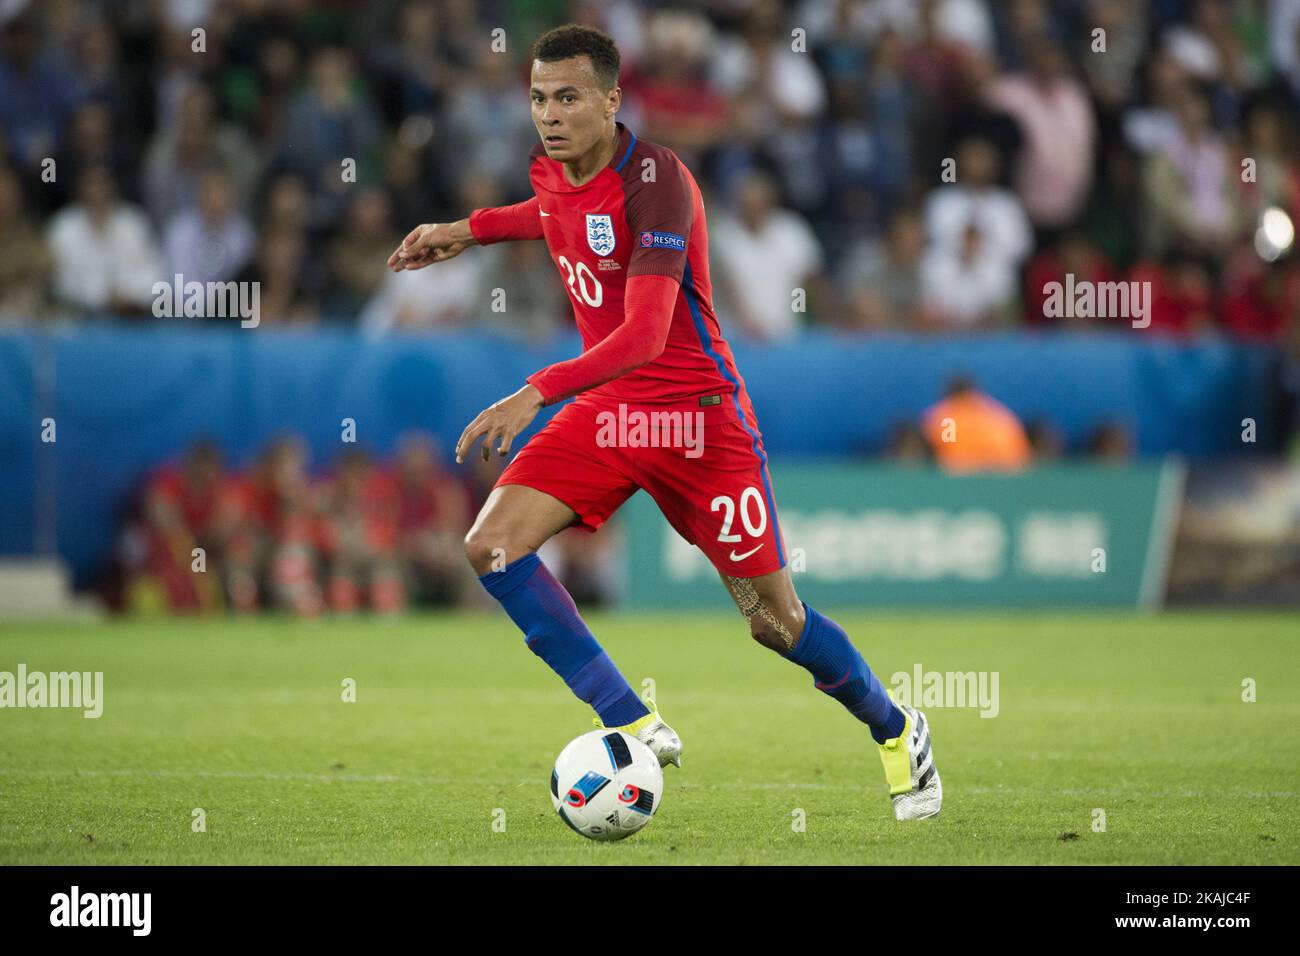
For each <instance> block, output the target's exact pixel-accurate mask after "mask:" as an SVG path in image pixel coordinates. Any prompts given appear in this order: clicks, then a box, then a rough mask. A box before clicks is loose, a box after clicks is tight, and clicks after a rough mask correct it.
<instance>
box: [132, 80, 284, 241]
mask: <svg viewBox="0 0 1300 956" xmlns="http://www.w3.org/2000/svg"><path fill="white" fill-rule="evenodd" d="M214 165H215V166H220V167H221V168H223V169H225V170H227V171H228V172H229V174H230V176H231V178H232V179H233V181H234V186H235V191H236V195H237V196H240V197H248V196H249V195H250V193H251V192H252V188H253V184H254V183H255V182H256V181H257V178H258V175H259V162H258V154H257V152H256V151H255V150H254V149H253V148H252V144H251V143H250V142H249V140H248V137H247V136H245V135H244V133H243V131H242V130H240V129H238V128H237V127H234V126H231V125H229V124H224V123H218V122H217V119H216V99H215V97H214V96H213V93H212V91H211V90H210V89H209V88H208V87H207V86H204V85H201V84H195V85H192V86H189V87H188V88H187V89H186V90H185V92H184V95H183V96H182V98H181V101H180V107H179V115H178V117H177V122H176V124H175V125H168V126H160V127H159V129H158V132H157V134H156V135H155V136H154V138H153V141H152V142H151V143H150V145H149V150H148V153H147V155H146V157H145V160H144V173H143V177H144V184H145V190H144V194H145V203H146V205H147V206H148V207H149V212H150V214H151V215H152V216H153V217H154V221H155V222H159V223H165V222H167V221H169V220H170V219H171V218H172V217H173V216H175V215H176V214H177V213H178V212H180V211H181V210H183V209H193V208H195V207H197V206H198V204H199V189H200V183H201V181H202V179H203V176H204V174H205V173H207V172H208V170H210V169H211V168H212V167H213V166H214Z"/></svg>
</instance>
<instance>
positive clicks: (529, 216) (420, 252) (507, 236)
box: [388, 196, 542, 272]
mask: <svg viewBox="0 0 1300 956" xmlns="http://www.w3.org/2000/svg"><path fill="white" fill-rule="evenodd" d="M541 238H542V216H541V213H540V212H539V206H538V204H537V197H536V196H533V197H532V198H530V199H527V200H525V201H524V202H520V203H515V204H514V205H512V206H494V207H490V208H485V209H475V210H474V211H473V212H472V213H470V215H469V218H467V219H461V220H458V221H457V222H431V223H425V224H424V225H422V226H416V227H415V228H414V229H412V230H411V231H410V233H409V234H408V235H407V237H406V238H405V239H403V240H402V244H401V245H400V246H398V247H397V249H396V250H395V251H394V252H393V254H392V255H391V256H389V257H388V268H390V269H392V270H393V271H394V272H402V271H404V270H407V269H422V268H424V267H425V266H427V265H429V264H431V263H434V262H445V261H446V260H447V259H451V258H453V257H455V256H458V255H460V254H461V253H462V252H464V251H465V250H466V249H468V248H469V247H470V246H486V245H491V244H492V243H494V242H506V241H509V240H511V239H541Z"/></svg>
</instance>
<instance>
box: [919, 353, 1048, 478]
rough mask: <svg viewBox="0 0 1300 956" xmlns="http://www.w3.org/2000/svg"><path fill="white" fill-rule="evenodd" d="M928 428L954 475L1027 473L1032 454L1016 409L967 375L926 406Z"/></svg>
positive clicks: (932, 447)
mask: <svg viewBox="0 0 1300 956" xmlns="http://www.w3.org/2000/svg"><path fill="white" fill-rule="evenodd" d="M923 428H924V431H925V437H926V440H927V441H929V443H930V450H931V451H932V452H933V453H934V457H935V460H936V461H937V462H938V463H939V467H940V468H942V469H943V470H945V471H948V472H952V473H954V474H966V473H970V472H980V471H1021V470H1023V469H1024V468H1026V467H1028V466H1029V463H1030V461H1031V458H1032V450H1031V448H1030V446H1029V439H1028V438H1027V437H1026V435H1025V429H1024V426H1023V425H1021V423H1020V420H1019V419H1018V418H1017V417H1016V415H1015V413H1014V412H1012V411H1011V409H1009V408H1007V407H1006V406H1005V405H1003V404H1002V403H1001V402H999V401H997V400H996V399H994V398H993V397H992V396H989V395H986V394H984V393H983V392H981V391H979V390H978V389H977V388H976V387H975V383H974V382H972V381H971V380H970V379H968V378H965V377H961V376H959V377H957V378H954V379H953V380H952V382H951V383H949V385H948V388H947V389H946V390H945V394H944V397H943V399H942V400H940V401H938V402H936V403H935V404H934V405H931V406H930V407H929V408H927V409H926V411H925V416H924V423H923Z"/></svg>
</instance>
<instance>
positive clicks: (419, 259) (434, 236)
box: [388, 219, 475, 272]
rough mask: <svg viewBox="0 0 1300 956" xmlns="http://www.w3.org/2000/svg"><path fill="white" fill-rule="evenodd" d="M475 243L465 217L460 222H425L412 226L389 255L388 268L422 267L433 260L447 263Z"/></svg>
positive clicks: (401, 269) (398, 270) (396, 270)
mask: <svg viewBox="0 0 1300 956" xmlns="http://www.w3.org/2000/svg"><path fill="white" fill-rule="evenodd" d="M472 245H475V242H474V234H473V233H471V232H470V231H469V222H468V220H465V219H462V220H460V221H459V222H427V223H425V224H424V225H421V226H416V227H415V228H414V229H412V230H411V231H410V232H409V233H407V236H406V238H405V239H403V240H402V244H401V245H400V246H398V247H397V248H396V249H395V250H394V251H393V254H392V255H391V256H389V257H388V268H390V269H392V270H393V271H394V272H402V271H405V270H407V269H423V268H424V267H425V266H427V265H430V264H431V263H434V262H446V261H447V260H448V259H453V258H455V257H456V256H458V255H460V254H461V253H462V252H464V251H465V250H466V249H468V248H469V247H470V246H472Z"/></svg>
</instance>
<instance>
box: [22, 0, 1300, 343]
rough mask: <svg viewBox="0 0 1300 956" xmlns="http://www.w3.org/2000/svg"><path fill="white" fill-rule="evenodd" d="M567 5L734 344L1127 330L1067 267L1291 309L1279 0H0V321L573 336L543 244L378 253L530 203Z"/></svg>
mask: <svg viewBox="0 0 1300 956" xmlns="http://www.w3.org/2000/svg"><path fill="white" fill-rule="evenodd" d="M569 20H574V21H578V22H584V23H589V24H593V25H596V26H599V27H601V28H603V29H605V30H606V31H608V32H609V33H611V34H612V35H613V36H614V38H615V39H616V41H617V42H618V44H619V47H620V49H621V50H622V52H623V56H624V65H623V74H622V81H621V82H622V86H623V89H624V108H623V111H622V113H621V114H620V118H621V119H622V120H623V121H624V122H626V123H627V124H628V125H629V126H630V127H631V128H633V129H634V130H636V131H637V132H638V134H639V135H641V136H643V137H646V138H648V139H651V140H654V141H658V142H661V143H664V144H666V145H668V146H670V147H672V148H673V149H675V150H676V151H677V152H678V154H679V155H680V156H681V157H682V159H683V160H685V162H686V163H687V164H688V165H689V166H690V167H691V169H692V170H693V171H694V172H695V174H696V177H697V179H698V180H699V181H700V183H701V186H702V188H703V189H704V190H705V192H706V206H707V209H708V211H709V217H710V226H711V236H710V239H711V249H710V254H711V258H712V260H713V274H714V283H715V287H716V290H717V296H718V306H719V312H720V315H721V318H722V322H723V325H724V331H725V332H726V333H727V334H729V335H734V336H738V337H740V336H744V337H751V338H755V339H761V340H768V341H779V340H781V339H783V338H786V337H789V336H794V335H798V334H799V333H800V331H801V330H802V329H804V328H807V327H810V326H817V327H823V328H833V329H837V330H840V331H842V332H846V333H856V332H870V331H879V330H927V331H931V330H933V331H945V330H968V329H979V328H986V327H1005V326H1009V325H1010V326H1017V325H1024V326H1032V327H1041V326H1049V325H1070V326H1111V327H1121V328H1123V327H1127V323H1125V322H1123V321H1117V320H1116V319H1114V318H1109V319H1095V318H1050V317H1048V315H1046V314H1045V313H1046V312H1048V311H1050V310H1047V309H1045V308H1044V297H1045V293H1044V287H1045V286H1046V285H1047V283H1049V282H1052V281H1063V279H1064V277H1065V276H1066V275H1067V274H1069V275H1072V276H1074V278H1075V279H1076V280H1089V281H1094V282H1103V281H1112V280H1120V279H1131V280H1141V281H1146V282H1150V283H1151V285H1150V288H1151V290H1152V298H1153V301H1152V303H1151V316H1150V318H1151V326H1150V328H1148V329H1146V330H1144V331H1143V333H1142V334H1170V335H1196V334H1202V333H1206V332H1213V331H1218V332H1220V333H1224V334H1229V335H1232V336H1236V337H1240V338H1245V339H1251V340H1259V341H1266V342H1274V343H1287V342H1288V341H1289V340H1290V337H1291V335H1292V333H1293V331H1294V329H1295V327H1296V324H1297V323H1296V321H1295V320H1296V313H1297V310H1298V309H1300V272H1298V271H1297V265H1296V261H1297V260H1296V257H1295V256H1294V255H1292V254H1290V247H1291V245H1292V243H1293V239H1294V225H1293V224H1294V223H1295V222H1296V221H1297V220H1298V219H1300V154H1298V153H1297V150H1296V147H1297V141H1298V139H1300V126H1298V124H1297V116H1300V0H1005V2H997V3H993V2H987V0H798V2H792V3H788V4H783V3H780V2H777V0H703V2H697V3H691V4H682V3H657V2H651V0H645V2H634V0H600V2H597V0H483V2H472V0H438V2H434V0H371V2H362V0H40V2H28V0H3V2H0V321H7V322H32V321H43V320H50V319H57V318H59V317H61V316H74V317H78V318H81V317H85V316H90V315H113V316H120V317H127V318H133V319H138V320H153V318H152V316H153V313H152V311H151V303H152V301H153V298H154V296H153V293H152V291H151V289H152V286H153V283H154V282H157V281H159V280H164V281H170V280H171V277H172V276H175V275H181V276H183V277H184V279H185V281H199V282H209V281H228V280H244V281H249V280H257V281H259V282H260V284H261V285H260V290H261V292H260V295H261V301H260V312H261V321H262V322H263V323H264V324H267V325H275V324H284V323H293V324H306V325H310V324H315V323H338V324H343V325H360V326H361V327H363V328H366V329H369V330H372V331H373V332H375V333H385V332H388V331H390V330H394V329H429V328H448V327H452V328H454V327H461V326H468V325H471V324H472V325H474V326H483V325H489V326H495V327H500V328H502V329H503V330H508V331H512V332H516V333H519V334H521V335H525V336H534V337H536V336H545V335H547V334H549V333H550V332H552V331H554V330H555V329H558V328H562V327H565V326H567V325H568V324H569V323H570V321H571V319H570V318H569V315H568V308H567V305H566V302H565V300H564V298H563V287H562V285H561V284H560V283H559V282H557V281H555V278H556V277H555V274H554V267H553V265H552V264H551V262H550V260H549V257H548V255H547V253H546V250H545V248H544V246H543V244H541V243H508V244H502V245H499V246H495V247H491V248H485V249H479V250H475V251H474V253H473V254H472V255H466V256H461V257H459V258H458V259H456V260H454V261H452V262H449V263H446V264H444V265H440V266H439V267H438V268H437V269H428V270H424V271H421V272H416V273H404V274H402V275H398V276H394V275H391V274H389V273H388V272H387V271H386V269H385V266H384V262H385V259H386V257H387V255H388V253H389V252H390V251H391V250H392V248H393V247H394V246H395V245H396V244H397V242H398V241H399V240H400V238H401V236H402V235H403V234H404V233H405V232H406V231H407V230H409V229H410V228H411V227H412V226H413V225H414V224H416V223H419V222H427V221H438V220H443V219H449V218H458V217H461V216H463V215H466V214H467V213H468V212H469V211H470V210H471V209H473V208H475V207H478V206H483V205H493V204H500V203H505V202H512V201H516V200H518V199H521V198H524V197H526V196H527V195H528V194H529V186H528V180H527V168H526V166H527V164H526V157H527V154H528V150H529V148H530V146H531V144H532V143H533V142H535V141H536V133H535V131H534V130H533V128H532V125H531V119H530V115H529V101H528V97H527V95H526V80H527V72H528V67H529V63H528V49H529V46H530V44H531V42H532V40H533V39H534V38H535V37H536V36H537V35H538V34H539V33H540V32H541V31H543V30H544V29H546V28H548V27H550V26H554V25H556V24H558V23H562V22H565V21H569ZM494 31H496V32H494ZM502 47H504V49H502ZM498 289H500V290H504V296H505V298H504V302H505V303H506V308H505V309H504V311H497V310H494V309H492V308H490V307H489V305H488V304H489V303H490V302H491V301H492V290H498ZM796 289H801V290H803V291H804V294H805V296H806V300H805V296H796V295H794V294H793V290H796ZM164 321H184V320H179V319H167V320H164Z"/></svg>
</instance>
